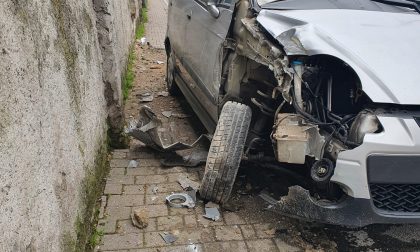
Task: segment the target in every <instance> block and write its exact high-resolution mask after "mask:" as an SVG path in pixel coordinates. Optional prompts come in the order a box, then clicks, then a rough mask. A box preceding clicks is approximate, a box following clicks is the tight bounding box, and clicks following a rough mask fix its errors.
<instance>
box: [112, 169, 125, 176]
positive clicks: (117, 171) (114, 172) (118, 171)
mask: <svg viewBox="0 0 420 252" xmlns="http://www.w3.org/2000/svg"><path fill="white" fill-rule="evenodd" d="M115 175H125V168H112V169H111V170H110V171H109V178H112V177H114V176H115Z"/></svg>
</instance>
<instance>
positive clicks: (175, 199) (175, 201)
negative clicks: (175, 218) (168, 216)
mask: <svg viewBox="0 0 420 252" xmlns="http://www.w3.org/2000/svg"><path fill="white" fill-rule="evenodd" d="M166 202H167V203H168V205H169V206H171V207H174V208H183V207H188V208H194V207H195V201H194V200H193V199H192V198H191V196H190V195H188V194H186V193H173V194H171V195H169V196H167V197H166Z"/></svg>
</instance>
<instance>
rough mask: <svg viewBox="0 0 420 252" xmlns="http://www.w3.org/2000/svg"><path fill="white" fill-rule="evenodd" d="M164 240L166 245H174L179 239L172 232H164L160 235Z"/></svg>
mask: <svg viewBox="0 0 420 252" xmlns="http://www.w3.org/2000/svg"><path fill="white" fill-rule="evenodd" d="M159 235H160V236H161V237H162V239H163V240H164V241H165V242H166V244H171V243H174V242H175V241H176V240H178V238H177V237H176V236H175V235H173V234H172V233H170V232H162V233H159Z"/></svg>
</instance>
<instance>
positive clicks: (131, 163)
mask: <svg viewBox="0 0 420 252" xmlns="http://www.w3.org/2000/svg"><path fill="white" fill-rule="evenodd" d="M138 165H139V162H137V161H136V160H130V162H129V163H128V166H127V168H137V166H138Z"/></svg>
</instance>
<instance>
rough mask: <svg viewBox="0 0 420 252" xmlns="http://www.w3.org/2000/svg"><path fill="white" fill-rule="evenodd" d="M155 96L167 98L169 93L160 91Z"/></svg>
mask: <svg viewBox="0 0 420 252" xmlns="http://www.w3.org/2000/svg"><path fill="white" fill-rule="evenodd" d="M156 96H163V97H168V96H169V92H168V91H160V92H157V93H156Z"/></svg>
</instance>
